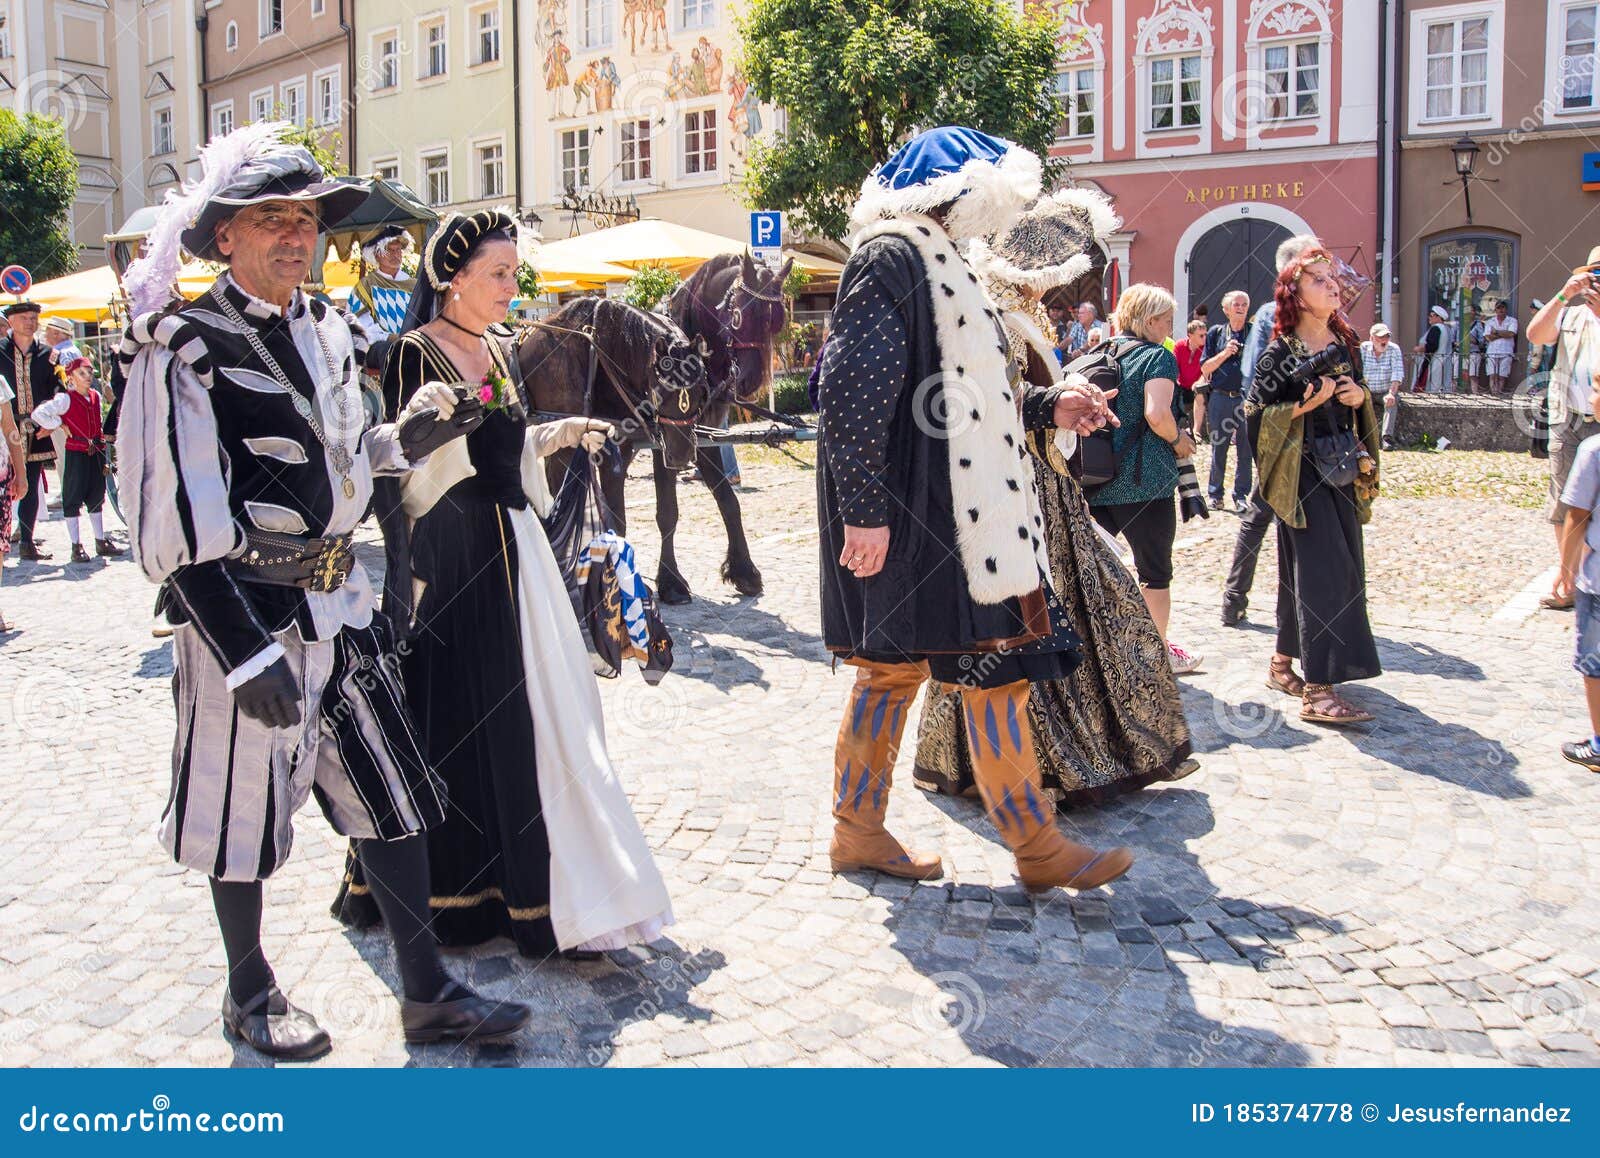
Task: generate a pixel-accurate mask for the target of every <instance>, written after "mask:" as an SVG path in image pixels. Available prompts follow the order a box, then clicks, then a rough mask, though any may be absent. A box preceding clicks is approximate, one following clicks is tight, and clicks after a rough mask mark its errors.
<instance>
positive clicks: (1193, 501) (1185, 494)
mask: <svg viewBox="0 0 1600 1158" xmlns="http://www.w3.org/2000/svg"><path fill="white" fill-rule="evenodd" d="M1178 510H1179V512H1181V513H1182V515H1183V521H1184V522H1186V523H1187V522H1188V521H1189V520H1190V519H1193V518H1197V517H1198V518H1202V519H1209V518H1210V517H1211V512H1210V510H1208V509H1207V507H1206V498H1205V496H1204V495H1202V494H1201V493H1200V480H1199V478H1197V477H1196V476H1195V473H1194V459H1192V458H1180V459H1179V460H1178Z"/></svg>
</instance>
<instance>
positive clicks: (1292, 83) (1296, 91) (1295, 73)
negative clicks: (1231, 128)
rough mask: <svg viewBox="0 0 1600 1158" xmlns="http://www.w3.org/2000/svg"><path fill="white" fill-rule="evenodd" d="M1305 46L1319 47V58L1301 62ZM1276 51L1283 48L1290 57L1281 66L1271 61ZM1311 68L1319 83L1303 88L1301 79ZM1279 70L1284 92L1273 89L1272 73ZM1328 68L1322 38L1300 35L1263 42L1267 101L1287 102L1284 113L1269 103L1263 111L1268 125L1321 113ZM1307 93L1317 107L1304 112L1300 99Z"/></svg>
mask: <svg viewBox="0 0 1600 1158" xmlns="http://www.w3.org/2000/svg"><path fill="white" fill-rule="evenodd" d="M1302 48H1314V49H1316V53H1317V59H1316V62H1315V63H1313V64H1312V65H1310V66H1309V68H1308V67H1307V66H1305V65H1302V64H1301V63H1300V50H1301V49H1302ZM1275 52H1282V53H1284V54H1285V56H1286V58H1287V59H1286V60H1285V61H1284V66H1283V68H1282V69H1277V68H1274V67H1273V66H1272V64H1271V62H1270V59H1269V58H1270V57H1271V55H1272V54H1273V53H1275ZM1312 70H1314V71H1315V72H1316V74H1317V83H1316V85H1315V86H1314V87H1313V88H1311V89H1308V90H1302V89H1301V87H1300V80H1301V78H1302V77H1303V76H1304V74H1305V73H1306V72H1307V71H1312ZM1279 72H1281V73H1282V75H1283V79H1284V90H1283V91H1282V92H1281V93H1274V92H1273V91H1272V90H1271V87H1270V81H1271V78H1272V76H1273V74H1274V73H1279ZM1325 72H1326V65H1325V62H1324V61H1323V54H1322V42H1321V41H1320V40H1318V39H1316V38H1311V39H1306V38H1304V37H1301V38H1297V39H1293V40H1290V39H1284V40H1271V41H1267V42H1266V43H1265V44H1263V45H1262V46H1261V77H1262V80H1263V82H1264V83H1265V84H1266V91H1265V96H1264V101H1265V103H1266V105H1267V106H1270V104H1271V102H1272V101H1274V100H1281V101H1283V102H1284V113H1283V115H1281V116H1273V115H1272V113H1271V110H1270V107H1268V108H1266V109H1264V111H1263V114H1262V120H1263V122H1264V123H1266V124H1269V125H1294V124H1306V123H1308V122H1314V121H1316V120H1317V119H1318V118H1319V117H1321V116H1322V106H1323V100H1322V87H1323V86H1322V81H1323V76H1324V74H1325ZM1308 94H1309V95H1310V97H1311V99H1312V100H1313V101H1314V102H1315V107H1314V108H1313V109H1312V111H1311V112H1309V113H1303V112H1301V111H1300V99H1301V98H1302V97H1304V96H1306V95H1308Z"/></svg>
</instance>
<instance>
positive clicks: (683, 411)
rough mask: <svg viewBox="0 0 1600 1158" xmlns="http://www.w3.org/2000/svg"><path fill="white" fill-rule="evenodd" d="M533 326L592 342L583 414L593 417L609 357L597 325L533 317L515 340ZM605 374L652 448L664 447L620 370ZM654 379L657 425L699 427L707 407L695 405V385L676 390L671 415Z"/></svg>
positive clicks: (668, 360)
mask: <svg viewBox="0 0 1600 1158" xmlns="http://www.w3.org/2000/svg"><path fill="white" fill-rule="evenodd" d="M531 329H540V330H547V331H549V332H550V333H556V334H575V335H577V336H578V337H580V338H582V339H583V340H584V341H585V342H587V343H588V346H589V365H588V370H587V372H586V373H585V375H584V383H583V415H582V417H585V418H593V417H594V384H595V380H596V379H597V378H599V377H601V374H600V361H601V359H602V358H604V357H605V355H604V354H603V353H601V351H600V343H599V342H597V341H595V328H594V326H593V325H592V324H590V325H587V326H582V327H577V328H575V327H571V326H558V325H555V324H553V323H551V322H546V321H539V320H534V321H530V322H528V323H526V325H525V327H524V329H523V331H522V333H521V334H520V335H519V336H518V338H517V340H516V343H515V346H520V345H521V343H522V341H523V338H524V337H525V336H526V333H527V331H528V330H531ZM661 360H662V361H663V362H664V363H671V362H674V361H676V359H673V358H672V357H671V355H667V356H666V357H665V358H664V359H661ZM655 365H656V362H655V361H652V363H651V368H652V369H654V368H655ZM612 369H613V370H614V368H612ZM661 369H662V370H663V371H664V372H666V373H669V374H670V373H672V366H671V365H670V364H664V365H662V367H661ZM604 377H605V381H606V382H607V384H609V385H610V387H611V389H612V392H613V393H614V394H616V396H617V397H618V398H619V399H621V400H622V404H623V405H624V406H626V407H627V408H628V413H629V414H631V415H632V416H633V420H634V421H635V422H636V423H637V424H638V429H639V431H640V433H641V434H642V435H643V437H644V440H645V442H646V443H647V445H649V447H650V448H651V449H652V450H659V449H661V443H660V440H659V439H657V438H656V436H655V435H654V434H653V433H652V432H651V422H650V419H649V418H648V417H647V416H646V414H645V413H644V411H642V410H641V409H640V408H639V407H638V406H637V405H636V404H635V403H634V401H633V399H632V398H630V397H629V396H628V392H627V391H626V390H624V389H623V388H622V386H621V385H620V384H619V383H618V382H617V380H616V374H615V373H614V372H613V373H608V374H606V375H605V376H604ZM652 379H653V381H652V384H651V387H650V399H649V403H648V405H649V408H650V412H651V414H653V415H654V416H655V422H656V425H658V426H680V427H684V426H686V427H695V428H696V429H698V427H697V426H696V421H695V420H696V419H698V418H699V417H700V412H701V410H703V409H704V407H705V403H703V402H702V403H701V404H700V405H699V406H695V405H694V402H693V398H692V395H693V393H694V391H693V390H692V389H688V390H675V391H673V393H674V394H676V395H677V396H678V400H677V403H676V406H675V410H676V413H672V414H670V415H669V413H668V410H669V407H667V406H665V405H663V403H662V397H661V394H662V391H661V387H660V379H659V376H657V375H652ZM543 413H547V412H541V414H543ZM548 413H552V414H553V412H548ZM558 417H577V416H576V415H559V416H558Z"/></svg>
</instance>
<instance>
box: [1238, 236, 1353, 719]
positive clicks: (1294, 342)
mask: <svg viewBox="0 0 1600 1158" xmlns="http://www.w3.org/2000/svg"><path fill="white" fill-rule="evenodd" d="M1334 270H1335V267H1334V261H1333V256H1332V254H1330V253H1329V252H1328V251H1327V250H1326V249H1324V248H1322V247H1321V246H1320V245H1318V246H1313V247H1312V248H1310V249H1307V250H1304V251H1303V252H1302V253H1301V254H1300V256H1298V257H1297V258H1295V260H1294V261H1292V262H1290V263H1289V265H1287V266H1286V267H1285V268H1284V270H1283V272H1282V273H1280V274H1279V275H1278V283H1277V289H1276V301H1277V329H1276V331H1275V336H1274V338H1273V340H1272V343H1271V344H1270V345H1269V346H1268V347H1267V349H1266V351H1265V352H1264V353H1263V354H1262V355H1261V359H1260V361H1259V362H1258V363H1257V364H1256V374H1255V381H1254V383H1253V384H1252V387H1251V394H1250V399H1249V401H1248V403H1247V404H1246V407H1245V415H1246V419H1247V421H1248V423H1249V428H1250V440H1251V443H1252V444H1253V445H1254V447H1255V451H1256V462H1257V464H1258V467H1259V469H1260V491H1261V496H1262V499H1263V500H1264V501H1265V502H1266V503H1267V504H1268V505H1269V506H1270V507H1271V508H1272V509H1273V511H1274V513H1276V514H1277V516H1278V646H1277V651H1276V653H1275V654H1274V655H1273V657H1272V661H1271V664H1270V666H1269V668H1268V671H1267V683H1268V686H1270V687H1273V688H1276V689H1277V690H1279V691H1281V692H1284V693H1286V694H1288V695H1291V696H1298V697H1300V701H1301V704H1300V718H1301V719H1302V720H1305V721H1307V722H1309V723H1316V724H1340V725H1343V724H1361V723H1366V722H1368V721H1370V720H1372V719H1373V716H1372V714H1371V713H1370V712H1367V711H1364V710H1363V709H1361V708H1358V707H1356V706H1355V705H1354V704H1351V703H1350V702H1349V701H1347V700H1345V699H1344V698H1343V697H1341V696H1340V695H1339V694H1338V692H1337V690H1336V689H1335V685H1336V684H1341V683H1346V682H1348V681H1350V680H1363V679H1371V678H1372V677H1374V676H1376V675H1378V674H1379V673H1380V672H1381V670H1382V669H1381V668H1380V666H1379V664H1378V648H1377V645H1376V644H1375V643H1374V642H1373V639H1372V627H1371V624H1370V623H1368V621H1367V594H1366V562H1365V560H1364V558H1363V553H1362V542H1361V525H1362V524H1363V523H1365V522H1366V521H1367V520H1368V519H1369V518H1370V517H1371V513H1372V499H1373V498H1374V497H1375V496H1376V494H1377V485H1378V484H1377V479H1378V470H1377V467H1378V461H1377V460H1378V454H1379V445H1380V442H1379V440H1380V435H1379V432H1378V421H1377V415H1376V412H1375V410H1374V409H1373V405H1372V397H1371V395H1370V394H1369V393H1368V392H1367V389H1366V387H1365V386H1364V385H1363V384H1362V381H1361V344H1360V339H1359V338H1358V337H1357V336H1356V332H1355V331H1354V330H1353V329H1351V327H1350V323H1349V322H1347V321H1346V320H1345V319H1344V317H1343V315H1342V314H1341V313H1340V308H1341V305H1342V302H1341V287H1340V284H1339V280H1338V277H1337V276H1336V274H1335V272H1334ZM1295 659H1299V660H1300V664H1301V669H1302V670H1303V671H1304V673H1305V675H1304V677H1302V676H1300V675H1297V674H1295V671H1294V661H1295Z"/></svg>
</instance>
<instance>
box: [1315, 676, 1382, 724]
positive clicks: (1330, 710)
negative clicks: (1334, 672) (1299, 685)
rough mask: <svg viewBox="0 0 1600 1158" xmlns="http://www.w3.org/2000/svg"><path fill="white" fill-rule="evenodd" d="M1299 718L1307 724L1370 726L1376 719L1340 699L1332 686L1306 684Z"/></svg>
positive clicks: (1369, 713) (1367, 712)
mask: <svg viewBox="0 0 1600 1158" xmlns="http://www.w3.org/2000/svg"><path fill="white" fill-rule="evenodd" d="M1300 718H1301V719H1302V720H1304V721H1306V722H1307V723H1308V724H1370V723H1371V722H1372V721H1373V720H1374V719H1376V718H1377V717H1376V716H1374V715H1373V714H1372V713H1371V712H1369V711H1366V710H1364V709H1362V708H1358V707H1356V706H1355V705H1354V704H1352V703H1350V702H1349V701H1347V700H1344V699H1341V698H1340V696H1339V694H1338V693H1337V692H1335V691H1334V690H1333V685H1332V684H1307V685H1306V688H1305V694H1304V697H1303V699H1302V700H1301V704H1300Z"/></svg>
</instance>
